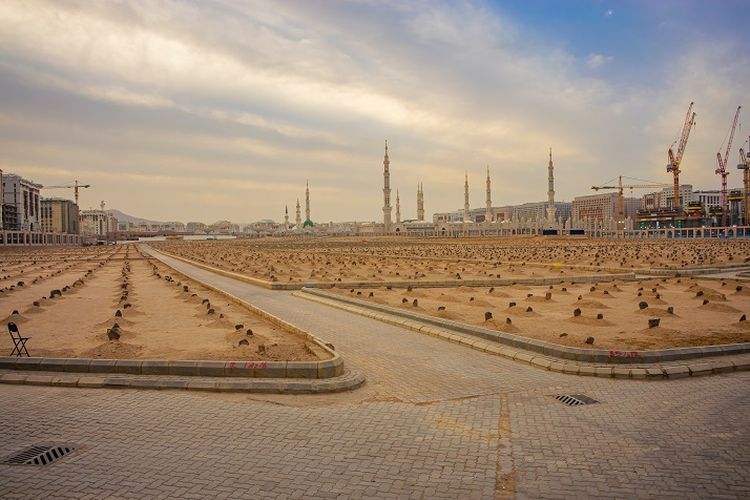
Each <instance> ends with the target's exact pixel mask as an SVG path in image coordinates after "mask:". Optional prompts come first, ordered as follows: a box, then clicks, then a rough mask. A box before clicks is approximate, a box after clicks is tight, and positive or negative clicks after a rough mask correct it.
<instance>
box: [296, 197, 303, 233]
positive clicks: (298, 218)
mask: <svg viewBox="0 0 750 500" xmlns="http://www.w3.org/2000/svg"><path fill="white" fill-rule="evenodd" d="M299 212H300V208H299V198H297V217H296V219H295V223H296V224H295V225H296V226H297V229H302V216H301V215H300V213H299Z"/></svg>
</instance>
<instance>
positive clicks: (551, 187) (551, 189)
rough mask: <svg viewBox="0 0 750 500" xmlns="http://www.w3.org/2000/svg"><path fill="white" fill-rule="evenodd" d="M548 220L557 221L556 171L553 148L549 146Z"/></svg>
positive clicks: (552, 222)
mask: <svg viewBox="0 0 750 500" xmlns="http://www.w3.org/2000/svg"><path fill="white" fill-rule="evenodd" d="M547 222H548V223H550V224H554V223H555V173H554V167H553V166H552V148H549V163H548V164H547Z"/></svg>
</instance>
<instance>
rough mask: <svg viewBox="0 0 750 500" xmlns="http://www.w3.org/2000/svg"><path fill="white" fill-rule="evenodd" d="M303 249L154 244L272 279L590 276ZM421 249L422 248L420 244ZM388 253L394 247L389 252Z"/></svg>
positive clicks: (358, 250)
mask: <svg viewBox="0 0 750 500" xmlns="http://www.w3.org/2000/svg"><path fill="white" fill-rule="evenodd" d="M309 243H310V246H309V247H307V248H301V247H299V246H297V245H295V244H293V243H292V244H290V245H289V246H288V247H287V248H276V247H270V248H269V247H264V246H262V245H257V244H255V242H247V241H237V242H227V241H218V242H202V241H182V242H181V241H168V242H158V243H153V244H152V246H154V247H155V248H157V249H158V250H163V251H165V252H168V253H171V254H173V255H178V256H181V257H184V258H188V259H191V260H195V261H198V262H202V263H204V264H207V265H210V266H213V267H217V268H220V269H225V270H228V271H233V272H236V273H240V274H244V275H246V276H249V277H253V278H258V279H262V280H265V281H271V282H281V283H304V282H310V281H315V282H324V283H325V282H330V283H336V282H354V281H368V282H384V281H388V282H391V281H420V280H421V281H431V280H456V279H464V280H465V279H487V278H510V279H512V278H540V277H565V276H571V275H586V274H591V272H590V271H584V270H580V269H571V268H570V267H566V266H563V265H561V264H559V263H550V266H549V267H546V266H543V267H532V266H528V267H527V266H526V265H525V264H524V263H520V264H519V263H513V264H510V263H508V261H507V259H506V260H505V263H502V262H501V261H500V260H498V261H490V262H488V261H484V260H483V261H479V262H465V261H459V260H458V259H456V258H453V259H449V258H443V259H439V260H434V259H433V257H434V255H433V252H432V250H430V249H427V250H425V251H421V250H420V251H412V250H414V249H413V248H410V249H408V251H407V250H404V252H403V255H402V254H401V253H399V254H397V255H396V254H395V253H396V252H394V255H387V254H386V250H383V252H382V254H377V253H376V255H375V256H373V255H367V253H368V252H370V251H372V249H371V248H370V247H368V246H366V245H365V246H361V247H352V248H350V249H346V250H342V249H340V248H327V247H326V244H325V242H318V241H316V242H309ZM416 248H417V249H420V247H416ZM389 251H392V249H391V250H389Z"/></svg>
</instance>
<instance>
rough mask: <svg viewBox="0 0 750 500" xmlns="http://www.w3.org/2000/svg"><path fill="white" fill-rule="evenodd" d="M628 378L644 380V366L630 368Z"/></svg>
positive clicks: (645, 375)
mask: <svg viewBox="0 0 750 500" xmlns="http://www.w3.org/2000/svg"><path fill="white" fill-rule="evenodd" d="M630 378H632V379H633V380H645V379H646V378H648V373H647V372H646V370H645V369H644V368H631V369H630Z"/></svg>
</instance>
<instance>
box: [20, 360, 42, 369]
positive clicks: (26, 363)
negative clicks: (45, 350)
mask: <svg viewBox="0 0 750 500" xmlns="http://www.w3.org/2000/svg"><path fill="white" fill-rule="evenodd" d="M43 360H44V358H18V359H17V360H16V367H15V369H16V370H36V371H41V370H42V369H43V368H41V367H40V365H41V363H42V361H43Z"/></svg>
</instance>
